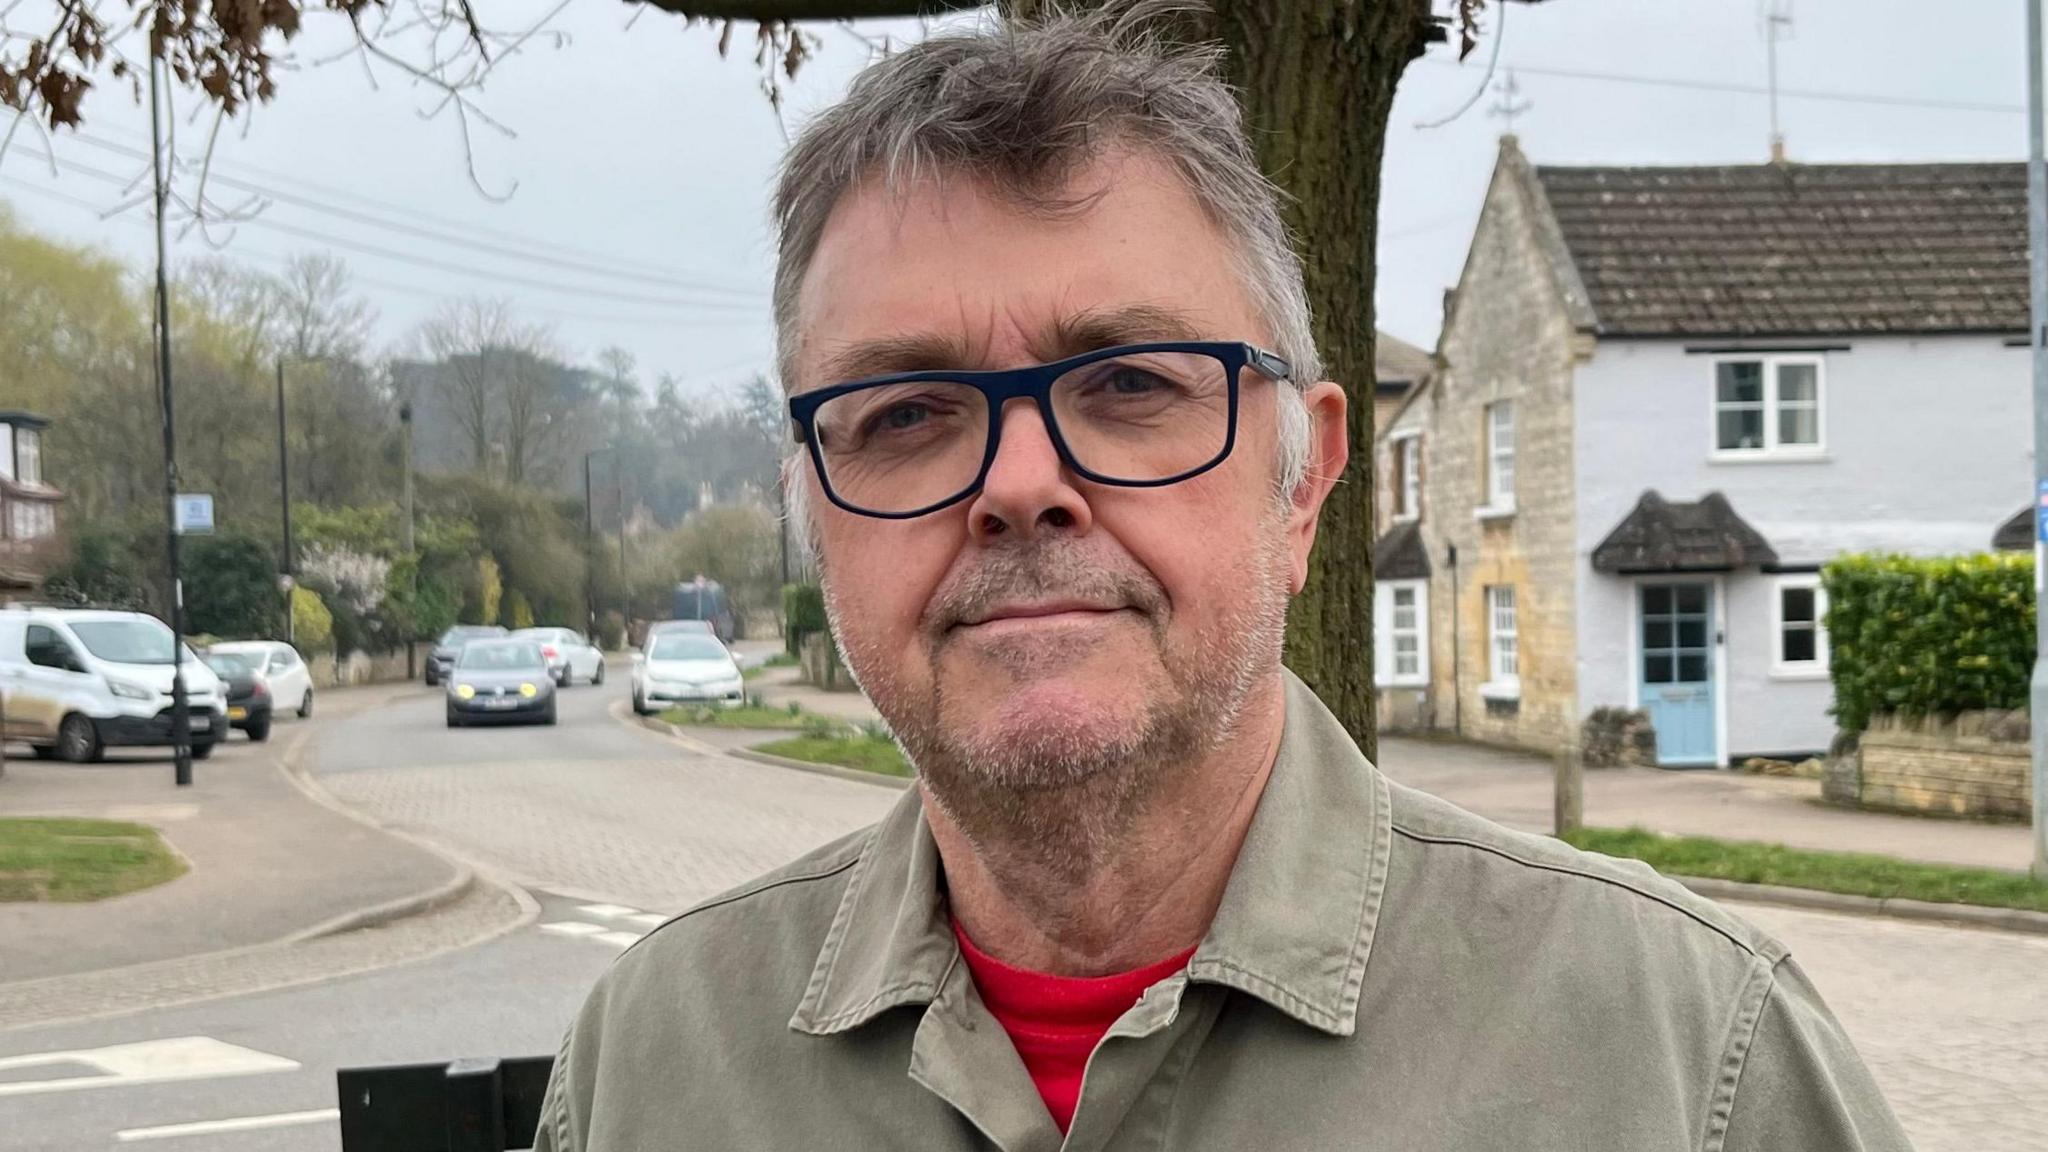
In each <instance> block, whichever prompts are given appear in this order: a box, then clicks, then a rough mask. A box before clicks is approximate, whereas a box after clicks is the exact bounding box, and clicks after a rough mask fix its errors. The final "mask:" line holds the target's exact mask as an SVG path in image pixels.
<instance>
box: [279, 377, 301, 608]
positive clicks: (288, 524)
mask: <svg viewBox="0 0 2048 1152" xmlns="http://www.w3.org/2000/svg"><path fill="white" fill-rule="evenodd" d="M284 425H285V420H284V357H282V356H280V357H278V358H277V505H278V507H279V508H280V509H282V510H283V513H284V577H285V578H284V581H283V583H284V586H285V594H284V638H285V641H286V642H287V643H291V644H296V643H298V640H299V637H298V627H297V621H295V620H293V619H292V594H291V588H292V585H293V583H294V582H296V581H297V579H298V569H297V568H296V567H295V566H294V565H293V564H292V466H291V452H290V450H289V449H287V448H286V447H285V434H284Z"/></svg>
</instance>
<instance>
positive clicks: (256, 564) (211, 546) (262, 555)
mask: <svg viewBox="0 0 2048 1152" xmlns="http://www.w3.org/2000/svg"><path fill="white" fill-rule="evenodd" d="M182 559H183V560H184V563H183V565H182V567H183V569H184V572H185V627H186V629H187V630H188V631H192V632H206V633H211V634H213V635H215V636H229V637H235V638H238V639H249V638H257V637H266V636H273V635H275V634H276V633H277V630H278V626H279V624H280V623H282V621H281V620H280V617H281V616H282V615H283V612H282V609H283V607H284V595H283V593H282V592H280V591H279V590H278V586H277V568H276V560H275V558H274V557H272V556H271V554H270V549H268V548H266V547H264V546H263V543H262V541H260V540H257V539H255V538H254V537H251V536H246V535H242V534H239V533H233V532H223V533H221V534H220V535H218V536H198V537H194V538H192V539H190V540H187V541H185V546H184V556H183V557H182Z"/></svg>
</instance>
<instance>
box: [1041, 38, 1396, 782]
mask: <svg viewBox="0 0 2048 1152" xmlns="http://www.w3.org/2000/svg"><path fill="white" fill-rule="evenodd" d="M1044 2H1045V0H1012V2H1011V7H1012V9H1013V10H1016V11H1018V12H1019V13H1020V14H1029V13H1030V12H1031V11H1033V10H1035V9H1037V8H1039V7H1041V6H1043V4H1044ZM1209 7H1210V11H1208V12H1206V13H1205V12H1200V11H1195V12H1188V13H1183V14H1181V15H1180V17H1179V19H1180V20H1181V21H1182V22H1183V24H1184V26H1183V27H1182V28H1181V29H1179V30H1178V34H1180V35H1182V36H1188V37H1194V38H1199V39H1201V40H1206V41H1215V42H1219V43H1222V44H1224V45H1226V46H1227V47H1228V48H1229V56H1228V64H1227V69H1228V78H1229V80H1230V82H1231V85H1232V86H1233V87H1235V88H1236V89H1237V92H1238V96H1239V99H1240V100H1241V101H1242V102H1243V104H1244V110H1245V124H1246V128H1247V129H1248V130H1249V131H1250V133H1251V137H1252V144H1253V146H1254V148H1256V149H1257V151H1258V155H1259V163H1260V166H1261V167H1263V168H1264V169H1265V170H1266V172H1267V173H1268V174H1269V175H1271V176H1272V178H1273V180H1274V181H1275V183H1277V184H1279V185H1280V187H1281V189H1282V190H1283V191H1284V192H1286V194H1287V202H1286V203H1285V204H1283V206H1282V211H1283V213H1284V215H1285V217H1286V220H1287V225H1288V228H1289V229H1290V230H1291V231H1292V232H1293V234H1294V237H1295V242H1296V245H1297V247H1298V248H1299V250H1300V252H1301V254H1302V265H1303V271H1304V274H1305V275H1306V278H1307V281H1308V300H1309V306H1310V308H1311V309H1312V310H1313V312H1314V316H1315V336H1316V347H1317V348H1318V349H1320V350H1321V351H1322V354H1323V364H1324V371H1325V372H1326V373H1327V374H1328V376H1329V377H1330V379H1332V380H1335V381H1337V382H1338V383H1340V384H1342V385H1343V386H1344V390H1345V393H1346V394H1347V395H1348V396H1349V398H1350V401H1351V403H1350V408H1349V416H1348V421H1347V422H1348V424H1349V431H1350V437H1351V459H1350V462H1349V464H1347V465H1346V467H1345V469H1344V474H1343V476H1342V478H1341V479H1340V481H1339V483H1338V485H1337V488H1336V490H1335V491H1334V492H1333V493H1332V494H1331V496H1330V499H1329V502H1328V503H1326V504H1325V505H1324V506H1323V514H1322V524H1321V527H1320V530H1319V531H1318V533H1317V537H1316V549H1315V554H1314V556H1313V557H1312V558H1311V560H1310V563H1309V575H1308V586H1307V587H1306V588H1304V589H1303V590H1302V593H1301V595H1300V596H1299V597H1297V598H1296V599H1295V602H1294V606H1293V609H1292V611H1290V612H1289V614H1288V626H1287V664H1288V666H1289V667H1290V668H1292V669H1294V671H1295V672H1296V674H1298V675H1299V676H1300V677H1301V678H1302V679H1303V680H1305V681H1307V683H1308V685H1309V686H1310V687H1311V688H1314V689H1315V691H1316V694H1317V695H1318V696H1320V697H1321V698H1322V700H1323V703H1325V704H1326V705H1328V706H1329V708H1330V710H1331V711H1332V712H1333V713H1335V714H1336V716H1337V719H1338V720H1340V721H1342V722H1343V724H1344V727H1345V728H1346V729H1347V730H1348V731H1349V732H1350V733H1351V736H1352V738H1353V739H1354V740H1356V741H1357V742H1358V746H1359V747H1360V748H1361V749H1363V750H1364V751H1365V753H1366V755H1367V756H1368V757H1375V756H1377V754H1378V738H1377V735H1376V732H1375V729H1376V724H1375V712H1376V705H1375V701H1374V698H1373V621H1372V598H1373V574H1372V573H1373V567H1372V545H1373V479H1374V477H1373V460H1372V451H1373V431H1374V430H1373V411H1372V402H1373V393H1374V388H1375V383H1376V381H1375V379H1374V374H1373V337H1374V315H1373V281H1374V278H1375V273H1376V270H1377V265H1376V256H1375V252H1376V244H1375V237H1376V232H1377V224H1378V219H1379V202H1380V160H1381V156H1382V153H1383V151H1384V147H1385V143H1386V126H1387V118H1388V115H1389V113H1390V112H1391V111H1392V109H1393V103H1394V85H1395V83H1396V82H1397V81H1399V80H1400V78H1401V73H1402V71H1403V70H1404V69H1405V68H1406V67H1407V66H1408V61H1409V60H1411V59H1413V58H1414V57H1415V56H1416V55H1418V54H1419V53H1420V51H1421V49H1422V47H1423V44H1424V36H1425V31H1426V28H1425V25H1424V22H1423V21H1424V18H1425V17H1426V16H1427V14H1428V5H1427V4H1426V3H1424V4H1417V3H1416V2H1415V0H1285V2H1278V0H1210V5H1209Z"/></svg>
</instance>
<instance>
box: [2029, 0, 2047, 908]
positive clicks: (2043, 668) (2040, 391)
mask: <svg viewBox="0 0 2048 1152" xmlns="http://www.w3.org/2000/svg"><path fill="white" fill-rule="evenodd" d="M2041 88H2042V79H2041V0H2027V257H2028V259H2027V265H2028V269H2029V272H2030V275H2029V277H2028V280H2029V286H2030V288H2031V292H2030V297H2031V300H2032V311H2031V313H2030V318H2031V320H2030V323H2029V325H2028V327H2029V332H2028V336H2027V338H2028V342H2029V343H2030V344H2032V346H2033V352H2034V682H2033V690H2032V692H2031V694H2030V700H2029V702H2030V703H2031V704H2032V706H2033V711H2032V715H2033V724H2032V726H2031V727H2032V729H2033V743H2034V765H2033V767H2034V878H2035V879H2037V880H2048V611H2044V608H2048V596H2044V595H2043V592H2044V591H2048V153H2044V150H2043V138H2044V134H2048V129H2044V127H2043V120H2042V116H2043V114H2042V108H2041V102H2042V94H2041Z"/></svg>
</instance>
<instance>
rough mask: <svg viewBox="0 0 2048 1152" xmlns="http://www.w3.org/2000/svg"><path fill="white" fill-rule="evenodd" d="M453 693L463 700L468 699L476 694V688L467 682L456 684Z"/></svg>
mask: <svg viewBox="0 0 2048 1152" xmlns="http://www.w3.org/2000/svg"><path fill="white" fill-rule="evenodd" d="M455 694H456V695H457V696H460V697H461V698H463V699H464V700H468V699H471V698H472V697H474V696H475V695H476V689H475V688H472V687H470V686H469V685H467V684H457V685H456V686H455Z"/></svg>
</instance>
